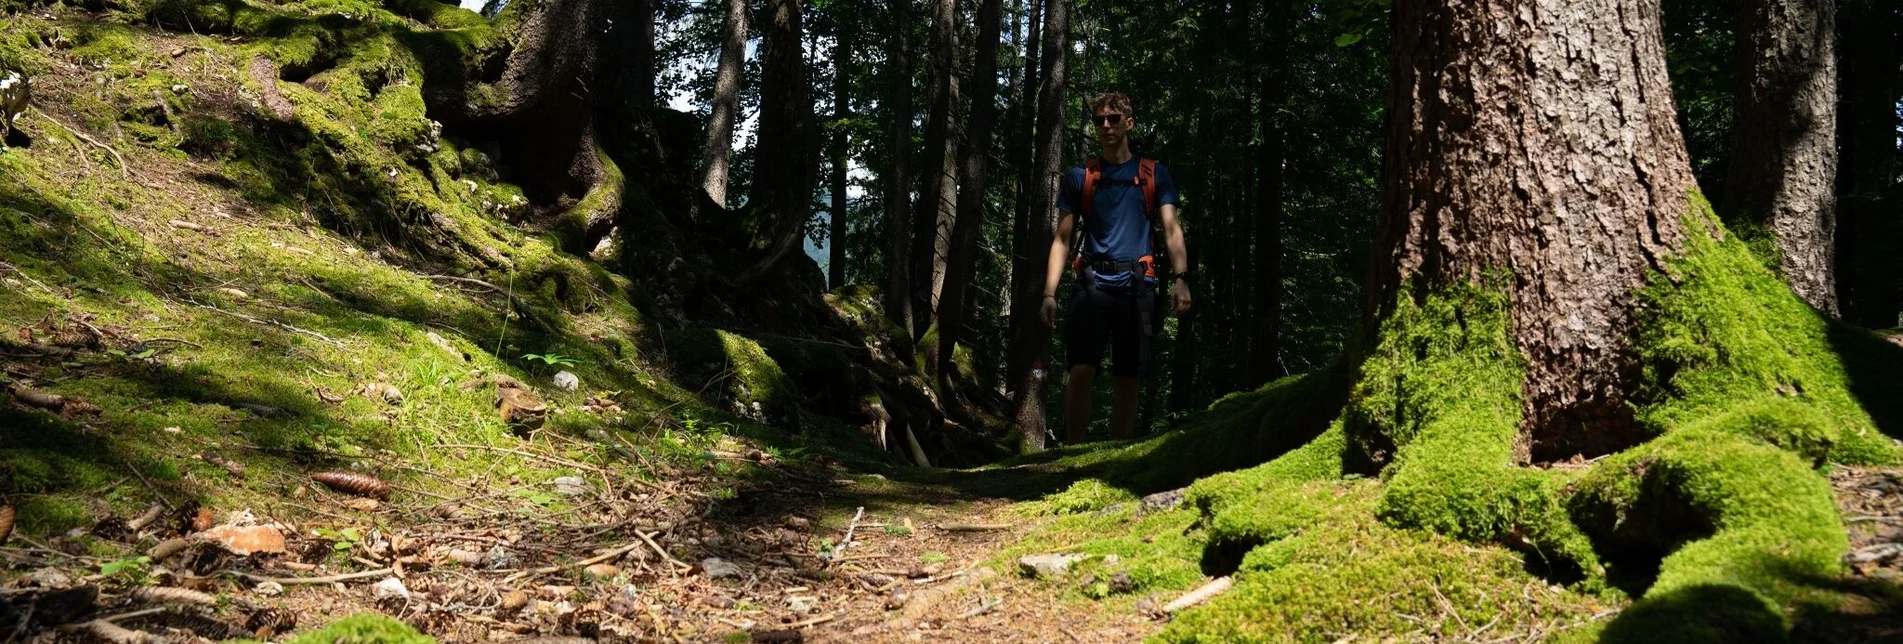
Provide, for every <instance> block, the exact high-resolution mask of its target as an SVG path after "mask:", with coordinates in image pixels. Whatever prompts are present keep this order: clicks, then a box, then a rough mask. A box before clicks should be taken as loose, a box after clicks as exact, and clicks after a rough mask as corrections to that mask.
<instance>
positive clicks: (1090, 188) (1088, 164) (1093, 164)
mask: <svg viewBox="0 0 1903 644" xmlns="http://www.w3.org/2000/svg"><path fill="white" fill-rule="evenodd" d="M1101 181H1103V166H1102V165H1100V164H1098V163H1097V160H1096V159H1094V158H1093V159H1091V160H1089V161H1085V162H1084V194H1083V199H1082V200H1081V201H1079V202H1078V203H1077V210H1078V213H1077V214H1079V215H1083V216H1086V217H1088V216H1090V211H1091V210H1093V209H1095V207H1096V203H1095V202H1096V200H1097V184H1098V183H1099V182H1101Z"/></svg>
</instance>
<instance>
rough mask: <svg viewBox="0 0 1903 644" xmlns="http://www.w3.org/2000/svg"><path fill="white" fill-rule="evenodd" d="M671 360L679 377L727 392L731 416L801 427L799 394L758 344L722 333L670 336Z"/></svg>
mask: <svg viewBox="0 0 1903 644" xmlns="http://www.w3.org/2000/svg"><path fill="white" fill-rule="evenodd" d="M667 354H668V359H669V360H670V361H672V362H673V363H674V368H675V371H676V373H677V374H680V375H683V376H685V377H687V378H688V379H689V380H693V381H699V382H704V383H710V384H712V385H713V386H714V387H717V388H718V389H719V390H721V391H722V392H724V393H725V394H726V397H727V398H728V402H730V403H731V407H730V408H729V409H730V410H731V411H733V412H735V413H739V414H741V415H744V416H749V417H754V418H757V419H761V420H764V421H766V422H767V423H769V424H772V425H778V426H782V427H798V426H799V395H798V389H797V387H796V386H795V385H794V384H793V381H792V380H791V379H789V378H787V377H786V373H785V372H784V371H781V370H780V365H779V363H777V362H774V361H773V358H771V357H768V356H767V353H766V350H765V349H763V348H761V346H760V343H759V342H755V341H754V340H752V339H750V338H747V337H746V336H742V335H739V334H735V333H730V332H727V331H723V330H718V329H684V330H680V331H674V332H671V333H669V334H668V336H667Z"/></svg>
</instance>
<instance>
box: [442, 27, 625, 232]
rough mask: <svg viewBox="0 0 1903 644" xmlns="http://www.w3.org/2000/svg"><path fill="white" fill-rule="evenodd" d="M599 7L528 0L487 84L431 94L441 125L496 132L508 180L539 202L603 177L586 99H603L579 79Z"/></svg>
mask: <svg viewBox="0 0 1903 644" xmlns="http://www.w3.org/2000/svg"><path fill="white" fill-rule="evenodd" d="M523 1H524V2H530V1H531V0H523ZM606 4H607V3H606V2H605V1H604V0H533V4H527V5H524V6H523V7H522V8H520V9H519V11H521V14H520V18H519V19H518V21H517V22H516V23H515V24H516V25H518V26H517V27H516V29H515V31H514V36H515V39H514V46H513V47H512V48H511V49H510V50H509V54H508V57H507V59H506V61H505V62H504V64H503V68H502V73H501V77H500V78H499V79H496V81H495V82H494V83H493V85H492V86H491V87H490V88H488V89H486V90H484V89H478V91H474V92H471V91H469V90H468V89H467V88H463V87H455V88H451V89H449V90H448V93H447V94H443V95H437V96H436V97H434V100H433V102H434V103H435V104H434V105H432V106H431V109H430V112H431V113H432V114H440V115H442V117H441V118H442V120H443V122H444V124H445V125H447V126H450V127H452V128H473V129H480V130H483V131H486V132H488V133H490V134H492V135H493V136H495V137H496V139H497V142H498V143H499V144H500V145H501V147H502V153H503V157H504V158H503V159H501V161H503V162H504V163H507V164H508V165H509V167H510V168H511V175H510V180H511V181H513V182H515V183H518V184H520V185H521V186H522V187H523V189H524V190H525V192H527V193H528V196H529V198H530V199H532V200H534V201H537V202H539V203H552V202H555V201H557V200H558V199H560V198H562V197H570V198H580V197H581V196H582V195H584V194H586V193H587V192H588V191H589V190H590V189H592V188H594V187H595V185H596V184H598V183H600V181H601V179H602V177H603V175H604V172H603V169H602V165H601V161H600V157H599V156H598V155H597V150H598V147H599V146H598V145H597V141H596V128H595V120H594V109H595V103H594V101H596V100H602V99H607V98H611V97H608V96H602V95H599V94H596V93H593V92H590V91H589V86H588V84H587V83H588V82H590V81H592V80H593V79H594V78H595V72H596V61H597V59H598V58H599V53H600V50H601V43H600V42H599V40H600V38H599V34H598V33H597V31H598V29H597V28H596V27H597V25H598V24H599V23H600V21H601V19H602V18H603V17H604V16H605V15H606V12H607V8H606V6H605V5H606ZM477 82H478V83H481V79H477Z"/></svg>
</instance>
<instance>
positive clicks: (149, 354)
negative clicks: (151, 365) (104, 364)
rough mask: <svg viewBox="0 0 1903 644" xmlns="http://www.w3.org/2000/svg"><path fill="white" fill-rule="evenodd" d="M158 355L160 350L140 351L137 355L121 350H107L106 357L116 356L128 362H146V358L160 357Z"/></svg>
mask: <svg viewBox="0 0 1903 644" xmlns="http://www.w3.org/2000/svg"><path fill="white" fill-rule="evenodd" d="M158 353H159V350H158V349H150V348H148V349H145V350H143V351H138V352H135V353H127V352H126V351H124V350H121V349H107V350H106V355H109V356H114V357H118V358H125V359H127V360H144V359H146V358H150V357H152V356H155V355H158Z"/></svg>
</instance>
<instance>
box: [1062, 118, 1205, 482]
mask: <svg viewBox="0 0 1903 644" xmlns="http://www.w3.org/2000/svg"><path fill="white" fill-rule="evenodd" d="M1090 113H1091V118H1092V121H1093V122H1094V123H1093V124H1094V125H1095V127H1096V131H1097V142H1098V143H1099V144H1101V145H1102V147H1103V151H1102V153H1101V154H1100V155H1099V156H1098V157H1097V158H1094V159H1090V160H1089V161H1086V162H1085V163H1084V165H1082V166H1079V167H1075V168H1071V169H1070V171H1069V172H1066V173H1064V180H1063V182H1062V185H1061V187H1060V189H1059V191H1058V196H1057V209H1058V218H1057V229H1056V230H1055V231H1053V233H1052V235H1051V254H1050V257H1049V259H1048V260H1047V261H1046V265H1047V271H1048V272H1047V273H1046V277H1045V278H1044V304H1043V308H1042V314H1043V316H1044V324H1045V325H1046V326H1048V327H1050V328H1053V329H1055V328H1056V326H1057V283H1058V281H1059V279H1060V278H1061V277H1062V275H1063V270H1064V268H1065V266H1064V264H1065V263H1066V260H1068V259H1070V255H1071V238H1072V236H1073V235H1074V234H1075V231H1076V230H1077V228H1078V226H1079V220H1080V219H1081V220H1082V227H1083V233H1084V234H1083V243H1082V244H1081V245H1082V248H1081V251H1082V252H1081V253H1079V256H1078V257H1077V258H1076V260H1075V261H1074V262H1071V264H1072V266H1071V267H1070V268H1071V272H1072V273H1073V274H1074V277H1075V280H1074V283H1073V284H1072V286H1071V293H1070V303H1069V305H1068V308H1067V309H1066V310H1067V311H1068V313H1067V318H1066V319H1067V322H1066V323H1065V329H1064V350H1065V353H1066V354H1067V355H1066V356H1065V364H1066V365H1067V367H1068V370H1069V373H1070V375H1069V378H1068V380H1066V382H1065V385H1064V419H1065V424H1064V441H1065V442H1066V443H1070V444H1077V443H1081V442H1083V440H1084V430H1085V429H1086V428H1088V427H1089V426H1090V394H1091V385H1092V384H1093V383H1094V382H1095V380H1096V376H1097V368H1098V366H1099V365H1101V364H1102V362H1103V353H1104V346H1105V345H1109V348H1110V362H1111V366H1110V374H1111V376H1112V377H1113V379H1114V384H1115V392H1116V396H1115V402H1114V404H1113V405H1112V406H1111V408H1110V435H1111V436H1112V437H1113V438H1129V437H1131V436H1134V435H1135V433H1136V412H1137V383H1138V382H1139V381H1140V380H1141V379H1142V378H1143V377H1144V375H1145V374H1146V373H1148V371H1149V362H1150V337H1151V335H1153V334H1154V333H1155V331H1156V325H1153V322H1158V321H1160V320H1155V319H1153V316H1154V315H1155V313H1154V309H1155V302H1156V292H1157V285H1158V284H1157V278H1158V276H1159V274H1160V273H1161V271H1160V270H1159V268H1158V267H1157V266H1156V263H1157V256H1158V255H1159V254H1160V255H1161V256H1162V257H1165V258H1167V259H1168V261H1169V264H1170V266H1169V269H1170V271H1169V274H1170V275H1171V276H1173V277H1174V279H1173V280H1172V282H1173V288H1171V290H1170V294H1171V302H1170V304H1171V307H1170V308H1171V310H1173V311H1174V312H1175V313H1176V314H1177V315H1179V316H1180V315H1182V314H1184V313H1187V312H1189V302H1190V299H1189V273H1188V260H1189V257H1188V255H1186V254H1185V253H1184V251H1183V228H1182V226H1181V225H1179V224H1178V222H1177V220H1176V204H1177V194H1176V182H1175V181H1174V180H1173V179H1171V178H1170V173H1169V171H1168V170H1165V169H1164V168H1163V166H1162V164H1159V163H1157V162H1156V161H1154V160H1151V159H1139V158H1137V157H1136V156H1134V155H1132V154H1131V153H1130V128H1131V125H1132V124H1133V122H1134V121H1133V118H1134V117H1135V114H1134V112H1133V111H1132V110H1131V108H1130V98H1129V97H1128V96H1124V95H1123V94H1120V93H1116V92H1111V93H1108V94H1102V95H1100V96H1098V97H1097V98H1095V99H1093V100H1091V101H1090ZM1158 225H1160V226H1161V229H1162V236H1161V239H1158V238H1157V237H1158V235H1157V227H1158ZM1159 241H1161V242H1163V243H1162V245H1161V246H1162V247H1161V248H1159V247H1158V246H1159V244H1158V242H1159ZM1159 250H1161V251H1164V252H1163V253H1158V252H1157V251H1159Z"/></svg>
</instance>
